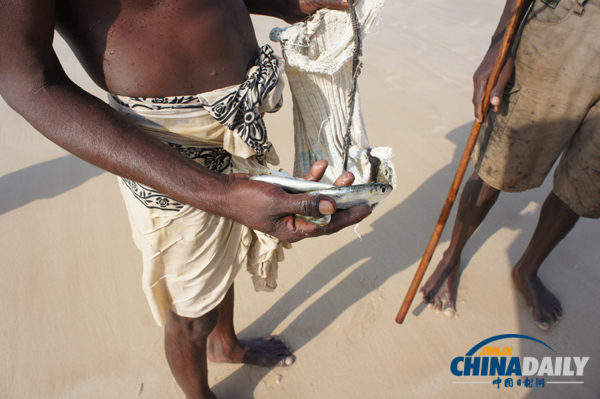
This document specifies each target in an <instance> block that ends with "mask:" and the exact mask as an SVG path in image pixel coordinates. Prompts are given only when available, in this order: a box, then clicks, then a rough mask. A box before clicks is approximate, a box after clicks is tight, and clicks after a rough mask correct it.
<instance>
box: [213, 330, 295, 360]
mask: <svg viewBox="0 0 600 399" xmlns="http://www.w3.org/2000/svg"><path fill="white" fill-rule="evenodd" d="M206 349H207V351H206V352H207V353H206V354H207V357H208V359H209V360H210V361H211V362H215V363H244V364H251V365H254V366H260V367H289V366H291V365H292V364H293V363H294V361H295V357H294V354H293V352H292V350H291V349H290V347H289V346H287V345H286V344H285V342H283V341H282V340H280V339H277V338H275V337H267V338H257V339H253V340H250V341H239V345H234V346H233V347H232V346H231V345H222V344H218V343H216V342H214V341H213V340H209V342H208V345H207V348H206Z"/></svg>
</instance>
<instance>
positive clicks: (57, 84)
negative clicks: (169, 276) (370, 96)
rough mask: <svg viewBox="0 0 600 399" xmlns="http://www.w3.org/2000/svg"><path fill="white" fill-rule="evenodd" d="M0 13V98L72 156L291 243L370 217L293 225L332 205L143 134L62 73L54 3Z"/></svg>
mask: <svg viewBox="0 0 600 399" xmlns="http://www.w3.org/2000/svg"><path fill="white" fill-rule="evenodd" d="M0 10H1V12H0V37H2V40H1V41H0V94H1V95H2V97H3V98H4V99H5V101H6V102H7V103H8V104H9V105H10V106H11V107H12V108H13V109H15V110H16V111H17V112H18V113H19V114H21V115H22V116H23V117H24V118H25V119H27V121H28V122H29V123H31V125H33V126H34V127H35V128H36V129H37V130H38V131H40V132H41V133H42V134H43V135H45V136H46V137H47V138H49V139H50V140H51V141H53V142H55V143H56V144H58V145H59V146H61V147H63V148H64V149H66V150H67V151H69V152H71V153H72V154H74V155H76V156H78V157H79V158H82V159H83V160H85V161H87V162H90V163H92V164H94V165H96V166H98V167H100V168H102V169H105V170H107V171H109V172H111V173H114V174H117V175H120V176H123V177H125V178H128V179H132V180H134V181H138V182H140V183H143V184H147V185H149V186H151V187H153V188H155V189H157V190H159V191H161V192H163V193H165V194H167V195H169V196H171V197H173V198H175V199H177V200H178V201H182V202H184V203H187V204H190V205H192V206H194V207H197V208H199V209H202V210H204V211H206V212H210V213H213V214H216V215H220V216H224V217H227V218H230V219H232V220H235V221H237V222H240V223H243V224H245V225H247V226H249V227H251V228H254V229H257V230H260V231H263V232H266V233H269V234H272V235H274V236H276V237H278V238H280V239H282V240H285V241H290V242H293V241H297V240H299V239H302V238H305V237H309V236H317V235H322V234H329V233H332V232H335V231H337V230H340V229H341V228H343V227H345V226H348V225H350V224H353V223H357V222H358V221H360V220H361V219H363V218H364V217H366V216H367V215H368V214H369V213H370V210H367V209H365V208H363V207H356V208H354V209H351V210H349V211H347V212H338V213H337V214H336V215H334V217H333V218H332V222H331V223H330V225H328V226H323V227H321V226H316V225H312V224H309V223H304V221H295V219H294V217H293V214H294V213H299V214H305V215H315V216H316V215H319V214H320V212H319V206H320V205H321V206H322V210H323V209H327V208H328V211H332V210H335V203H334V202H333V200H331V199H330V198H328V197H324V196H323V197H319V198H316V199H314V198H311V197H310V196H308V195H291V194H287V193H285V192H284V191H283V190H281V189H280V188H278V187H276V186H273V185H270V184H265V183H261V182H255V181H250V180H248V176H247V175H242V174H235V175H221V174H218V173H215V172H212V171H210V170H208V169H206V168H204V167H203V166H201V165H199V164H197V163H196V162H194V161H192V160H190V159H189V158H187V157H185V156H184V155H182V154H180V153H179V152H177V151H175V150H172V149H171V148H169V147H168V146H166V145H164V144H163V143H161V142H160V141H158V140H156V139H154V138H152V137H149V136H148V135H146V134H144V133H143V132H142V131H141V130H140V129H139V128H138V127H137V126H136V125H135V124H134V123H132V122H131V121H129V120H128V119H127V118H125V117H123V116H122V115H120V114H119V113H118V112H116V111H115V110H113V109H112V108H110V107H109V106H108V105H107V104H105V103H104V102H102V101H100V100H99V99H97V98H96V97H94V96H92V95H91V94H89V93H87V92H85V91H84V90H82V89H81V88H80V87H78V86H77V85H75V84H74V83H73V82H72V81H71V80H70V79H69V78H68V77H67V76H66V74H65V72H64V70H63V69H62V66H61V65H60V62H59V60H58V58H57V57H56V54H55V53H54V49H53V48H52V40H53V37H54V20H55V16H54V12H55V4H54V1H53V0H0ZM327 203H329V204H327Z"/></svg>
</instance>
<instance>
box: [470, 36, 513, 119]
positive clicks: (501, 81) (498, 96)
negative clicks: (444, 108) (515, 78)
mask: <svg viewBox="0 0 600 399" xmlns="http://www.w3.org/2000/svg"><path fill="white" fill-rule="evenodd" d="M499 49H500V42H498V43H496V44H495V45H492V46H491V47H490V49H489V50H488V52H487V53H486V55H485V57H483V61H481V65H479V68H477V71H475V74H474V75H473V106H474V107H475V119H477V121H478V122H479V123H483V122H484V119H485V117H486V115H484V112H483V100H484V99H483V97H484V95H485V88H486V86H487V82H488V80H489V79H490V76H491V74H492V69H493V68H494V64H495V62H496V57H497V56H498V51H499ZM513 67H514V59H513V57H512V55H510V54H509V55H508V57H506V60H505V62H504V66H503V67H502V70H501V71H500V75H499V76H498V82H496V85H495V86H494V88H493V89H492V92H491V93H490V108H491V109H492V110H493V111H494V112H496V111H498V106H499V105H500V101H501V100H502V93H504V88H505V87H506V84H507V83H508V81H509V80H510V77H511V75H512V71H513Z"/></svg>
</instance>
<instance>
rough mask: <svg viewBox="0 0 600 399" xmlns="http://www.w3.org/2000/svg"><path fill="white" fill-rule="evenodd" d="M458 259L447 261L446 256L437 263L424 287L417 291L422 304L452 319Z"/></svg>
mask: <svg viewBox="0 0 600 399" xmlns="http://www.w3.org/2000/svg"><path fill="white" fill-rule="evenodd" d="M459 265H460V259H458V260H456V261H453V260H451V259H447V256H446V254H444V257H443V258H442V260H441V261H440V263H438V265H437V267H436V268H435V271H434V272H433V274H432V275H431V277H429V279H428V280H427V282H426V283H425V285H424V286H423V287H422V288H421V289H420V290H419V293H420V294H421V296H422V297H423V302H425V303H427V304H429V305H428V306H429V307H430V308H433V309H435V311H436V312H443V313H444V316H446V317H452V316H454V314H455V313H456V278H457V276H458V266H459Z"/></svg>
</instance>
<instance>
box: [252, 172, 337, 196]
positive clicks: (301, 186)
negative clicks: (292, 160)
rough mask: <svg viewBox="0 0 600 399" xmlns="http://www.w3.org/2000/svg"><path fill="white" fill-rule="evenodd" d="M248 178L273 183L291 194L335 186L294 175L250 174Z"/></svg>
mask: <svg viewBox="0 0 600 399" xmlns="http://www.w3.org/2000/svg"><path fill="white" fill-rule="evenodd" d="M250 180H256V181H263V182H265V183H271V184H275V185H276V186H279V187H281V188H283V189H284V190H285V191H287V192H288V193H292V194H298V193H308V192H311V191H317V190H327V189H330V188H334V187H335V186H334V185H333V184H327V183H321V182H318V181H310V180H304V179H298V178H295V177H283V176H279V175H257V176H252V177H251V178H250Z"/></svg>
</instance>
